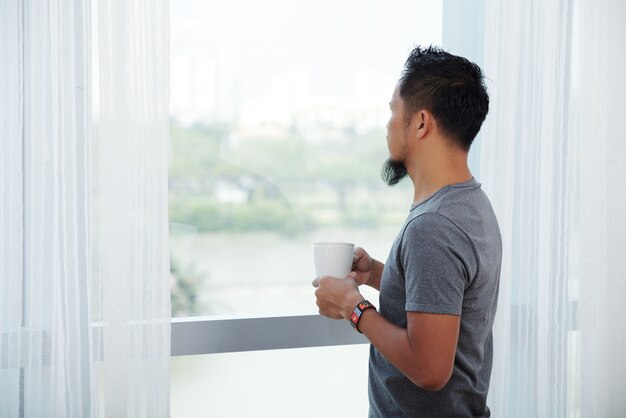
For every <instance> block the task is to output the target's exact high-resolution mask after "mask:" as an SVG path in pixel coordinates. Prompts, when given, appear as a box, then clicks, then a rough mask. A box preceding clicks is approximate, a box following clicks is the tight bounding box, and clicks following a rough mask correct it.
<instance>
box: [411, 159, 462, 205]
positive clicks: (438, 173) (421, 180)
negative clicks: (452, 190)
mask: <svg viewBox="0 0 626 418" xmlns="http://www.w3.org/2000/svg"><path fill="white" fill-rule="evenodd" d="M471 178H472V173H471V172H470V170H469V167H468V166H467V163H465V164H456V165H454V164H453V165H451V166H447V167H439V168H438V169H437V170H431V171H426V172H419V171H418V172H416V173H414V174H413V175H411V180H412V181H413V203H414V204H415V203H418V202H421V201H422V200H424V199H426V198H428V197H430V196H432V195H433V194H434V193H435V192H437V190H439V189H441V188H442V187H445V186H448V185H450V184H456V183H463V182H466V181H468V180H470V179H471Z"/></svg>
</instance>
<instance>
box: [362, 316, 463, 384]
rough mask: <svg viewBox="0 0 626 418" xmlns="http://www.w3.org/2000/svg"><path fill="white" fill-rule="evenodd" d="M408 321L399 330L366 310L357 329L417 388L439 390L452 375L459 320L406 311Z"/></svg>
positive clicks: (455, 317)
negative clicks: (405, 327) (405, 325)
mask: <svg viewBox="0 0 626 418" xmlns="http://www.w3.org/2000/svg"><path fill="white" fill-rule="evenodd" d="M407 320H408V323H407V329H404V328H400V327H398V326H396V325H394V324H392V323H391V322H389V321H387V320H386V319H385V318H383V317H382V316H381V315H380V314H379V313H378V312H376V311H374V310H373V309H367V310H365V312H363V315H362V317H361V320H360V321H359V330H360V331H361V332H362V333H363V334H364V335H365V336H366V337H367V338H368V339H369V340H370V342H371V343H372V344H373V345H374V347H376V349H377V350H378V351H379V352H380V353H381V354H382V355H383V356H384V357H385V358H386V359H387V360H389V361H390V362H391V363H392V364H393V365H394V366H395V367H396V368H397V369H398V370H400V371H401V372H402V373H404V375H405V376H406V377H408V378H409V379H410V380H411V381H412V382H413V383H415V384H416V385H417V386H419V387H421V388H422V389H426V390H430V391H437V390H440V389H442V388H443V387H444V386H445V385H446V384H447V383H448V380H450V376H452V369H453V367H454V355H455V353H456V345H457V340H458V336H459V326H460V317H459V316H457V315H444V314H430V313H423V312H407Z"/></svg>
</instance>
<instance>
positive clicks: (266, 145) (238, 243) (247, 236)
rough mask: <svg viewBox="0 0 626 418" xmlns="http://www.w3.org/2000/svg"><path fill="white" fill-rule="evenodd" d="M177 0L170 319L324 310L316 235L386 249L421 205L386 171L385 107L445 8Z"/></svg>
mask: <svg viewBox="0 0 626 418" xmlns="http://www.w3.org/2000/svg"><path fill="white" fill-rule="evenodd" d="M170 7H171V140H172V158H171V170H170V221H171V238H170V239H171V263H172V276H173V290H172V291H173V297H172V302H173V303H172V310H173V316H190V315H230V314H235V315H255V316H258V315H285V314H295V313H298V314H303V313H309V314H314V313H317V308H316V306H315V303H314V297H313V290H312V287H311V284H310V283H311V280H312V279H313V276H314V272H313V261H312V243H313V242H314V241H316V240H339V241H349V242H355V243H356V244H357V245H360V246H363V247H364V248H366V249H367V250H368V251H370V253H371V254H372V255H373V256H374V257H376V258H378V259H383V260H384V259H386V255H387V251H388V249H389V247H390V245H391V243H392V241H393V239H394V238H395V235H396V233H397V229H398V226H399V224H400V223H401V222H402V221H403V220H404V217H405V215H406V211H405V209H406V210H408V208H409V206H410V203H411V202H410V201H409V200H408V199H407V195H410V193H407V190H409V184H408V182H406V183H405V184H403V185H401V186H400V187H398V188H397V189H390V188H388V187H387V186H386V185H385V184H383V183H382V181H381V180H380V178H379V172H380V167H381V165H382V163H383V161H384V160H385V158H386V157H387V154H388V151H387V145H386V139H385V138H386V130H385V124H386V121H387V118H388V112H389V110H388V102H389V98H390V96H391V93H392V90H393V87H394V85H395V82H396V81H397V79H398V77H399V75H400V71H401V68H402V64H403V63H404V60H405V59H406V55H407V52H408V51H409V50H410V49H411V48H412V47H413V45H414V44H415V43H423V44H431V43H434V44H438V43H441V31H442V28H441V3H438V2H434V3H433V2H415V1H403V2H399V3H396V4H394V7H389V6H384V5H382V4H380V3H376V2H359V1H347V2H341V3H339V4H338V3H337V2H331V1H324V2H321V3H320V2H314V3H309V4H306V3H302V2H297V3H293V2H287V1H274V2H254V1H244V0H239V1H234V2H221V3H215V2H202V3H198V2H189V1H176V2H172V3H171V5H170ZM424 14H428V15H429V16H431V18H429V19H419V21H420V24H419V25H418V24H417V21H418V19H417V16H420V15H424ZM348 28H349V30H348ZM372 298H375V295H372Z"/></svg>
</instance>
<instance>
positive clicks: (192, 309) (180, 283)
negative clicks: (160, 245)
mask: <svg viewBox="0 0 626 418" xmlns="http://www.w3.org/2000/svg"><path fill="white" fill-rule="evenodd" d="M170 274H171V279H172V284H171V291H170V298H171V299H170V300H171V303H172V316H174V317H178V316H193V315H197V314H199V313H206V312H205V311H204V309H202V307H201V306H200V305H199V303H198V295H199V294H201V293H202V292H201V289H200V288H201V284H202V281H203V280H204V277H203V276H202V274H200V273H198V272H197V271H196V270H195V268H194V267H193V266H186V267H185V268H183V267H182V266H181V264H180V263H179V261H178V260H176V259H175V258H174V257H172V256H170Z"/></svg>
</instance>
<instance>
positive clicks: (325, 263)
mask: <svg viewBox="0 0 626 418" xmlns="http://www.w3.org/2000/svg"><path fill="white" fill-rule="evenodd" d="M313 256H314V259H315V275H316V276H317V277H322V276H332V277H339V278H344V277H346V276H347V275H348V273H350V272H351V271H352V259H353V256H354V244H351V243H347V242H316V243H314V244H313Z"/></svg>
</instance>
